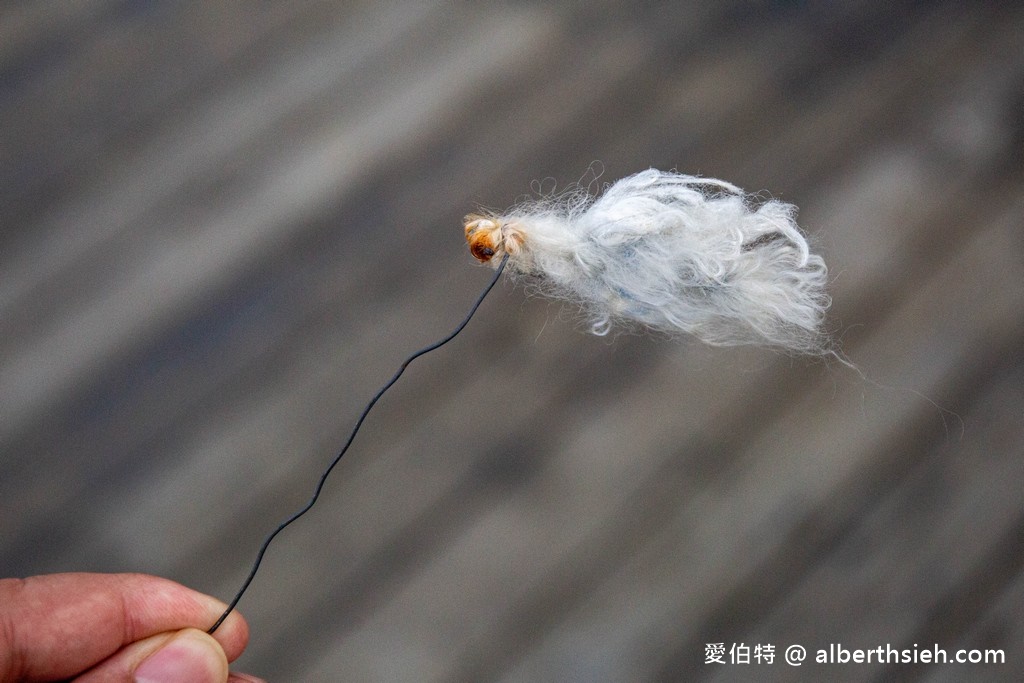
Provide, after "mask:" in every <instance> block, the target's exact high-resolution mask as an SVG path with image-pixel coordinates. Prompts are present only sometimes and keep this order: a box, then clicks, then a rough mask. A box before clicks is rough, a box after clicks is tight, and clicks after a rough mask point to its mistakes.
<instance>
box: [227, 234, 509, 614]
mask: <svg viewBox="0 0 1024 683" xmlns="http://www.w3.org/2000/svg"><path fill="white" fill-rule="evenodd" d="M507 262H508V254H506V255H505V257H504V258H503V259H502V260H501V263H500V264H499V265H498V269H497V270H496V271H495V273H494V278H493V279H492V280H491V281H490V283H489V284H488V285H487V287H485V288H484V291H483V292H482V293H481V294H480V296H479V297H477V300H476V302H475V303H474V304H473V306H472V308H470V309H469V313H468V314H467V315H466V317H465V318H464V319H463V321H462V322H461V323H459V326H458V327H456V328H455V330H454V331H453V332H452V333H451V334H449V335H448V336H447V337H445V338H444V339H442V340H440V341H438V342H434V343H433V344H431V345H430V346H425V347H423V348H422V349H420V350H419V351H416V352H415V353H413V354H412V355H411V356H409V357H408V358H406V359H405V361H404V362H403V363H402V365H401V367H399V368H398V371H397V372H396V373H395V375H394V377H392V378H391V379H390V380H389V381H388V383H387V384H385V385H384V386H383V387H381V388H380V391H378V392H377V393H376V395H374V397H373V398H372V399H370V402H369V403H367V404H366V408H364V409H363V413H362V415H360V416H359V419H358V420H357V421H356V426H355V427H354V428H353V429H352V433H351V434H349V437H348V440H347V441H346V442H345V445H344V446H342V448H341V451H340V452H339V453H338V455H337V456H335V458H334V460H332V461H331V464H330V465H328V466H327V469H326V470H324V473H323V474H322V475H321V476H320V481H319V482H317V485H316V490H315V491H314V492H313V497H312V498H310V499H309V502H308V503H306V505H305V506H303V508H302V509H301V510H299V511H298V512H296V513H295V514H293V515H292V516H291V517H289V518H288V519H286V520H284V521H283V522H281V524H280V525H279V526H278V527H277V528H276V529H274V530H273V531H271V532H270V534H269V535H268V536H267V537H266V539H264V541H263V545H261V546H260V550H259V552H258V553H257V554H256V561H255V562H253V563H252V569H251V570H249V576H248V577H246V579H245V581H244V582H243V583H242V587H241V588H239V589H238V592H237V593H236V594H235V597H234V599H232V600H231V603H230V604H229V605H228V607H227V609H226V610H224V614H222V615H220V618H219V619H217V622H216V623H215V624H214V625H213V626H211V627H210V630H208V631H207V633H213V632H214V631H216V630H217V629H218V628H219V627H220V625H221V624H223V623H224V620H225V619H227V618H228V615H229V614H231V612H232V611H234V609H235V606H236V605H238V601H239V600H241V599H242V596H243V595H244V594H245V591H246V589H247V588H249V584H250V583H252V580H253V579H254V578H255V577H256V572H257V571H259V568H260V563H261V562H262V561H263V555H264V554H266V552H267V548H268V547H269V546H270V543H271V541H273V540H274V538H275V537H276V536H277V535H278V534H279V533H281V532H282V531H284V529H285V527H287V526H288V525H289V524H291V523H292V522H294V521H295V520H297V519H298V518H299V517H301V516H302V515H304V514H306V513H307V512H309V510H310V508H312V507H313V506H314V505H315V504H316V501H317V499H319V498H320V492H321V491H322V490H323V488H324V484H325V483H326V482H327V477H328V476H329V475H330V474H331V470H333V469H334V466H335V465H337V464H338V463H339V462H340V461H341V458H342V456H344V455H345V452H346V451H348V447H349V446H351V445H352V441H353V440H354V439H355V438H356V433H357V432H358V431H359V428H360V427H362V426H363V420H365V419H366V416H367V415H368V414H369V413H370V410H372V409H373V406H374V405H376V403H377V401H379V400H380V397H381V396H383V395H384V392H386V391H387V390H388V389H390V388H391V385H393V384H394V383H395V382H397V381H398V378H399V377H401V376H402V373H403V372H405V369H406V368H407V367H409V363H411V362H413V361H414V360H416V359H417V358H419V357H420V356H422V355H423V354H426V353H430V352H431V351H433V350H435V349H438V348H440V347H442V346H444V345H445V344H447V343H448V342H450V341H451V340H452V339H454V338H455V335H457V334H458V333H459V332H462V330H463V328H464V327H466V325H468V324H469V321H470V319H472V317H473V315H474V314H475V313H476V311H477V309H478V308H480V304H482V303H483V302H484V299H485V298H486V297H487V295H488V294H489V293H490V292H491V290H492V289H494V285H495V284H497V282H498V278H500V277H501V273H502V271H503V270H505V264H506V263H507Z"/></svg>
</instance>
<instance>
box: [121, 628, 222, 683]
mask: <svg viewBox="0 0 1024 683" xmlns="http://www.w3.org/2000/svg"><path fill="white" fill-rule="evenodd" d="M223 657H224V655H223V653H220V652H218V651H217V650H216V649H215V646H211V645H210V643H207V642H206V641H205V640H202V639H199V638H196V637H194V636H192V635H191V634H189V633H182V634H179V635H177V636H175V637H174V638H173V639H172V640H171V641H170V642H169V643H168V644H167V645H165V646H164V647H163V648H161V649H160V650H158V651H157V652H155V653H154V654H152V655H150V656H149V657H148V658H147V659H146V660H145V661H143V662H142V664H140V665H139V667H138V668H137V669H136V670H135V683H186V681H187V682H189V683H207V682H208V681H209V682H212V681H222V680H224V677H223V676H222V675H220V676H218V674H219V673H220V672H221V671H222V670H223V669H226V668H227V662H226V660H225V661H224V663H223V664H221V661H220V660H221V659H223Z"/></svg>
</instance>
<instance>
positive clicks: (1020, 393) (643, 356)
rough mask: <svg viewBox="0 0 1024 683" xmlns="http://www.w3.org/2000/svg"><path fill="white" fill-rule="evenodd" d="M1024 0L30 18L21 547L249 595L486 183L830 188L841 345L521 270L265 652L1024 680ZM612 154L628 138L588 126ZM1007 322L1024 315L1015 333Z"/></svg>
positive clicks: (471, 335) (435, 321) (3, 48)
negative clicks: (899, 656)
mask: <svg viewBox="0 0 1024 683" xmlns="http://www.w3.org/2000/svg"><path fill="white" fill-rule="evenodd" d="M1022 151H1024V7H1021V6H1020V4H1019V3H1014V2H1009V1H1008V2H984V1H980V2H972V3H959V2H942V1H936V2H887V3H879V2H866V1H862V2H844V3H805V2H793V1H788V2H787V1H784V0H778V1H776V2H752V1H749V0H740V1H734V2H714V3H708V2H672V1H665V2H657V1H654V0H651V1H647V2H610V1H601V0H591V1H590V2H559V3H546V2H534V1H529V0H519V1H516V2H482V3H469V2H456V1H451V0H446V1H440V0H419V1H417V2H399V1H388V0H385V1H382V2H367V1H357V0H350V1H348V2H327V1H324V0H302V1H296V2H289V3H269V2H266V3H259V2H211V3H202V2H141V1H121V2H118V1H115V0H89V1H86V0H83V1H80V2H74V3H63V2H44V1H42V0H39V1H36V2H24V3H12V4H10V5H7V6H6V7H4V8H3V9H2V10H0V575H6V576H20V575H28V574H35V573H48V572H57V571H68V570H89V571H142V572H148V573H154V574H160V575H164V576H168V577H170V578H173V579H175V580H178V581H181V582H183V583H186V584H188V585H190V586H193V587H195V588H198V589H200V590H203V591H206V592H210V593H212V594H214V595H217V596H219V597H221V598H222V599H225V600H227V599H229V598H230V597H231V596H232V595H233V593H234V591H235V590H236V589H237V587H238V585H239V583H240V582H241V580H242V579H243V578H244V576H245V574H246V572H247V571H248V567H249V564H250V562H251V561H252V559H253V556H254V553H255V551H256V548H257V547H258V544H259V542H260V541H261V539H262V537H263V536H264V535H265V533H266V532H267V531H269V530H270V529H271V528H273V526H275V525H276V524H277V522H278V521H279V520H280V519H281V518H283V517H285V516H287V515H288V514H290V513H291V512H293V511H294V510H295V509H297V508H298V507H300V506H301V505H302V504H303V503H304V502H305V501H306V500H307V499H308V497H309V495H310V494H311V492H312V487H313V485H314V484H315V482H316V479H317V477H318V476H319V472H320V471H321V470H322V468H323V467H324V466H325V465H326V464H327V463H328V462H329V461H330V459H331V457H332V456H333V455H334V453H335V452H336V450H337V448H338V447H340V445H341V443H342V442H343V441H344V438H345V437H346V436H347V433H348V431H349V430H350V429H351V427H352V424H353V422H354V420H355V417H356V416H357V415H358V413H359V411H360V410H361V409H362V406H363V405H364V404H365V402H366V400H367V399H368V398H369V397H370V396H372V394H373V392H374V391H375V390H376V389H377V388H378V387H379V385H380V384H381V383H383V382H384V381H385V380H386V379H387V378H388V377H390V376H391V374H392V373H393V371H394V370H395V368H396V367H397V365H398V363H399V362H400V361H401V359H402V358H404V357H405V356H406V355H407V354H408V353H409V352H410V351H412V350H414V349H416V348H418V347H420V346H423V345H425V344H427V343H429V342H431V341H433V340H435V339H438V338H440V337H442V336H443V335H445V334H446V333H447V332H448V331H449V330H450V329H451V328H452V327H453V326H454V325H455V324H456V323H457V322H458V320H459V319H460V318H461V316H462V315H463V314H464V313H465V311H466V309H467V308H468V306H469V304H470V303H471V302H472V300H473V298H474V297H475V296H476V294H477V292H478V291H479V290H480V288H481V287H483V285H484V284H485V282H486V281H487V278H488V276H489V271H487V270H485V269H481V268H479V267H477V266H475V265H474V262H473V260H472V259H471V258H470V256H469V254H468V253H467V251H466V249H465V245H464V243H463V240H462V236H461V227H460V218H461V216H462V215H463V214H465V213H467V212H469V211H471V210H473V209H475V208H477V207H478V206H480V205H483V206H488V207H493V208H504V207H506V206H507V205H509V204H511V203H513V202H515V201H516V200H517V199H518V198H520V197H522V196H524V195H526V194H529V193H530V192H531V188H533V189H536V188H538V187H543V188H545V189H551V188H554V187H564V186H566V185H568V184H570V183H573V182H576V181H579V180H580V179H581V178H582V179H583V182H589V181H590V180H592V179H593V176H594V175H595V174H597V175H600V182H607V181H611V180H614V179H616V178H618V177H620V176H622V175H626V174H628V173H632V172H635V171H638V170H641V169H644V168H647V167H651V166H654V167H659V168H665V169H669V168H675V169H678V170H679V171H681V172H686V173H700V174H704V175H709V176H715V177H720V178H723V179H726V180H729V181H731V182H734V183H736V184H738V185H740V186H742V187H744V188H746V189H747V190H750V191H763V192H765V193H771V194H772V195H773V196H777V197H779V198H782V199H784V200H786V201H790V202H793V203H795V204H797V205H799V206H800V207H801V209H802V211H801V215H800V220H801V224H802V225H804V226H805V228H806V229H807V230H808V231H809V232H811V233H812V234H813V235H814V238H815V241H816V243H817V245H818V247H819V248H820V249H821V250H822V251H823V252H824V254H825V255H826V258H827V260H828V262H829V264H830V269H831V270H830V272H831V274H832V277H833V278H834V286H833V288H832V291H833V295H834V301H835V303H834V307H833V313H832V325H833V327H834V329H835V330H836V331H837V335H838V337H839V338H841V341H842V346H843V348H844V349H845V351H846V353H847V354H848V356H849V357H850V358H851V359H852V360H853V361H854V362H855V363H856V364H857V365H858V367H859V368H860V370H861V372H862V373H863V375H864V377H863V378H862V377H861V376H859V375H858V374H857V373H856V372H853V371H851V370H849V369H847V368H844V367H842V366H841V365H838V364H836V363H822V362H817V361H814V360H807V359H803V358H789V357H785V356H780V355H778V354H776V353H773V352H768V351H761V350H757V349H747V348H741V349H711V348H705V347H702V346H700V345H698V344H697V343H695V342H691V341H686V340H683V341H678V340H676V341H673V340H667V339H663V338H660V337H648V336H635V335H622V336H619V337H617V338H615V339H601V338H595V337H592V336H589V335H588V334H586V332H585V329H584V328H583V326H581V325H580V324H579V323H578V320H577V319H576V318H575V317H574V315H573V311H572V310H571V309H566V308H564V307H562V306H561V305H559V304H557V303H551V302H548V301H544V300H541V299H537V298H532V297H530V296H529V295H528V293H527V292H524V290H523V288H522V287H521V286H514V285H513V284H512V283H510V282H508V281H506V282H505V283H504V284H503V285H501V286H500V287H499V288H497V289H496V290H495V292H494V293H492V295H491V296H490V298H489V299H488V300H487V302H486V303H485V304H484V307H483V308H482V309H481V311H480V313H479V315H478V317H477V318H475V319H474V320H473V322H472V323H471V324H470V326H469V327H468V328H467V330H466V331H465V333H464V334H463V335H462V336H461V337H459V338H458V339H457V340H456V341H454V342H453V343H452V344H451V345H449V346H447V347H445V348H444V349H443V350H441V351H438V352H437V353H435V354H432V355H429V356H426V357H425V358H423V359H421V360H418V361H416V363H415V364H414V365H413V366H412V367H411V368H410V369H409V371H408V372H407V374H406V376H405V377H404V378H403V380H402V381H401V382H400V383H399V384H398V385H397V386H396V387H395V389H394V390H393V392H392V393H389V394H388V396H387V397H386V399H385V400H383V401H382V402H381V404H380V405H379V407H378V408H377V409H376V410H375V412H374V413H373V414H372V415H371V416H370V419H369V420H368V421H367V423H366V426H365V427H364V431H363V432H361V433H360V435H359V436H358V437H357V439H356V441H355V444H354V445H353V448H352V450H351V451H350V453H349V455H348V456H346V458H345V460H344V461H342V463H341V465H339V467H338V469H337V470H336V471H335V472H334V473H333V474H332V477H331V479H330V480H329V481H328V485H327V488H326V490H325V494H324V498H323V500H322V501H321V502H320V504H319V506H318V507H317V508H315V509H314V511H313V512H312V513H310V515H308V516H307V517H305V518H304V519H303V520H302V521H301V522H299V523H297V524H296V525H295V526H293V527H291V528H289V529H288V531H287V532H285V533H284V534H283V535H282V536H281V537H279V539H278V540H277V541H276V542H275V544H274V545H273V546H272V547H271V549H270V552H269V553H268V556H267V559H266V560H265V563H264V568H263V569H262V571H261V573H260V574H259V575H258V577H257V579H256V581H255V582H254V584H253V585H252V587H251V588H250V591H249V593H248V594H247V595H246V597H245V598H244V599H243V601H242V603H241V605H240V609H241V611H242V612H243V613H244V614H245V615H246V617H247V618H248V620H249V622H250V625H251V627H252V630H253V638H252V643H251V646H250V649H249V651H248V652H247V654H246V655H245V656H244V657H243V659H242V660H241V661H240V662H239V665H238V668H239V670H244V671H250V672H252V673H255V674H259V675H262V676H265V677H268V678H270V679H272V680H276V681H467V682H469V681H474V682H475V681H587V682H590V681H666V680H686V681H688V680H722V681H726V680H729V681H732V680H740V679H744V677H750V679H751V680H790V677H791V676H793V675H795V674H794V672H795V670H793V669H791V668H789V667H787V666H785V665H784V664H782V663H781V661H779V660H778V659H777V660H776V663H775V664H773V665H766V664H760V665H758V664H751V665H748V666H746V667H744V666H740V665H734V666H730V665H726V666H724V667H722V666H715V665H706V664H704V654H705V644H706V643H709V642H723V643H725V644H726V646H727V647H728V646H729V645H731V644H733V643H745V644H747V645H751V646H752V645H754V644H774V645H776V647H777V649H778V651H779V653H780V654H781V651H782V649H783V648H784V647H785V646H786V645H788V644H790V643H801V644H803V645H805V646H806V647H808V648H810V649H812V650H813V649H815V648H818V647H827V646H828V644H829V643H830V642H841V643H843V644H844V645H845V646H847V647H853V648H855V647H860V648H871V647H876V646H878V645H884V644H887V643H888V644H892V646H893V647H911V646H912V645H913V644H914V643H918V644H921V646H922V647H928V646H930V645H931V644H933V643H937V644H938V645H939V646H940V647H944V648H947V649H948V650H949V651H950V652H953V651H955V650H956V649H957V648H1004V649H1005V650H1006V656H1007V663H1006V664H1004V665H1001V666H989V667H985V666H974V667H965V666H954V665H950V666H945V667H943V666H927V667H923V666H918V667H904V668H899V667H885V666H877V665H875V666H867V665H863V666H846V667H839V666H832V667H825V666H814V665H808V666H805V668H804V669H803V670H802V673H803V674H804V675H806V676H807V678H806V679H802V680H813V679H819V680H824V679H825V678H827V679H828V680H835V681H844V680H850V681H861V680H893V679H894V678H898V679H900V680H912V679H913V680H927V681H947V680H949V681H952V680H974V681H985V680H990V681H1004V680H1019V679H1020V677H1021V676H1022V675H1024V664H1022V661H1024V660H1022V655H1021V642H1022V640H1024V626H1022V624H1024V621H1022V620H1021V618H1020V616H1021V613H1022V609H1024V504H1022V491H1024V419H1022V417H1024V410H1022V408H1024V363H1022V360H1021V353H1020V349H1021V348H1024V229H1022V223H1024V183H1022V176H1024V163H1022V162H1024V155H1022ZM595 162H599V163H595ZM1015 349H1016V350H1015Z"/></svg>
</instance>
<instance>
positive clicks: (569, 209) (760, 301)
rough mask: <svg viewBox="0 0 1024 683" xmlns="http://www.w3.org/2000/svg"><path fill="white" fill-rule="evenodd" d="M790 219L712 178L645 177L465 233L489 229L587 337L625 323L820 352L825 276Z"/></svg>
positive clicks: (481, 223) (497, 249)
mask: <svg viewBox="0 0 1024 683" xmlns="http://www.w3.org/2000/svg"><path fill="white" fill-rule="evenodd" d="M795 214H796V207H794V206H793V205H791V204H786V203H784V202H781V201H777V200H769V201H764V202H755V201H753V200H752V199H751V198H749V197H748V196H747V195H746V194H745V193H744V192H743V191H742V190H740V189H739V188H737V187H735V186H734V185H731V184H729V183H726V182H723V181H721V180H715V179H712V178H699V177H696V176H689V175H681V174H678V173H667V172H662V171H658V170H655V169H650V170H647V171H643V172H641V173H637V174H636V175H632V176H629V177H627V178H623V179H622V180H619V181H618V182H616V183H614V184H612V185H611V186H609V187H608V188H607V189H606V190H605V192H604V193H603V194H602V195H601V196H599V197H597V198H595V197H593V196H591V195H590V194H588V193H585V192H576V193H571V194H567V195H560V196H556V197H549V198H544V199H541V200H538V201H531V202H527V203H524V204H521V205H519V206H518V207H516V208H514V209H512V210H511V211H510V212H509V213H508V214H506V215H502V216H491V217H489V218H483V219H481V217H479V216H476V217H468V218H467V221H470V219H472V218H475V219H477V220H476V222H475V223H474V225H473V226H472V227H471V226H470V224H469V222H467V228H466V232H467V237H469V236H470V234H472V233H474V232H475V231H476V229H477V228H478V227H483V228H491V229H492V232H493V234H492V235H491V237H490V239H491V242H489V244H491V245H492V247H493V249H490V250H488V251H492V250H493V252H494V255H495V256H502V255H503V254H504V253H508V254H509V262H508V267H509V268H511V269H512V270H513V271H515V272H518V273H521V274H526V275H530V276H535V277H536V279H537V283H538V285H539V287H540V288H541V289H542V291H544V292H545V293H548V294H550V295H553V296H557V297H560V298H567V299H570V300H572V301H574V302H579V303H580V304H582V306H583V308H584V309H585V310H586V312H587V314H588V315H589V316H590V317H591V319H592V323H593V326H592V329H593V331H594V333H595V334H607V333H608V332H609V331H610V330H611V329H612V327H613V325H614V324H615V323H627V324H628V323H630V322H632V323H639V324H640V325H644V326H647V327H650V328H653V329H656V330H662V331H667V332H673V333H674V332H685V333H688V334H692V335H694V336H696V337H698V338H700V339H701V340H703V341H705V342H707V343H709V344H716V345H735V344H766V345H771V346H777V347H782V348H784V349H787V350H791V351H796V352H808V353H823V352H826V346H827V343H828V340H827V336H826V335H825V334H824V333H823V332H822V330H821V327H822V323H823V320H824V316H825V311H826V309H827V308H828V306H829V303H830V300H829V297H828V295H827V293H826V291H825V285H826V280H827V269H826V266H825V262H824V261H823V260H822V258H821V257H820V256H817V255H815V254H812V253H811V252H810V249H809V248H808V245H807V240H806V238H805V237H804V235H803V234H802V233H801V231H800V228H799V227H798V226H797V224H796V222H795V220H794V218H795ZM477 237H480V236H479V235H477ZM471 244H472V242H471ZM474 253H476V252H474ZM478 258H479V256H478ZM498 260H500V259H497V258H495V259H494V262H495V263H496V262H497V261H498Z"/></svg>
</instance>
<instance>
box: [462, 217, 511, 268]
mask: <svg viewBox="0 0 1024 683" xmlns="http://www.w3.org/2000/svg"><path fill="white" fill-rule="evenodd" d="M462 220H463V226H464V228H465V230H466V242H467V243H468V244H469V251H470V253H471V254H473V256H474V257H475V258H476V259H477V260H478V261H480V262H481V263H487V262H488V261H490V260H491V259H492V258H494V257H495V255H498V254H500V253H502V252H508V253H509V254H511V255H515V254H517V253H519V248H520V247H521V246H522V244H523V236H522V233H521V232H520V231H519V230H518V229H516V228H514V227H513V226H511V225H510V224H508V223H503V222H501V221H500V220H498V219H497V218H492V217H489V216H481V215H480V214H475V213H472V214H470V215H468V216H466V217H465V218H464V219H462Z"/></svg>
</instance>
